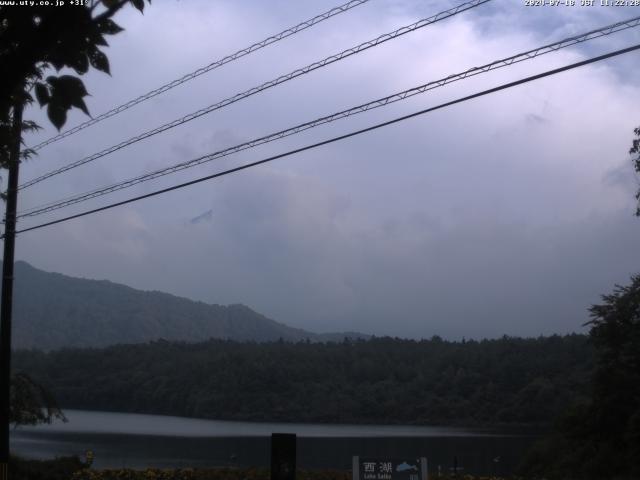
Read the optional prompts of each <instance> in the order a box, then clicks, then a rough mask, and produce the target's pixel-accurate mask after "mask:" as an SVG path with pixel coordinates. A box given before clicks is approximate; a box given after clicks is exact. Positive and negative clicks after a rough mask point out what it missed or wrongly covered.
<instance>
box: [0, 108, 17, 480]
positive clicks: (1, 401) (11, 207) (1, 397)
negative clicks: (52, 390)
mask: <svg viewBox="0 0 640 480" xmlns="http://www.w3.org/2000/svg"><path fill="white" fill-rule="evenodd" d="M20 100H21V99H16V101H15V103H14V106H13V125H12V128H11V133H12V135H11V140H12V144H11V146H10V148H11V149H10V151H9V165H8V167H9V182H8V186H7V203H6V213H5V217H4V257H3V259H2V301H1V303H0V424H1V428H2V431H1V432H0V480H9V427H10V425H9V413H10V411H11V403H10V402H11V399H10V395H11V310H12V306H13V257H14V253H15V238H16V211H17V206H18V173H19V169H20V142H21V139H22V109H23V104H22V102H21V101H20Z"/></svg>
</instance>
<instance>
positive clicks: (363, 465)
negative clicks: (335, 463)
mask: <svg viewBox="0 0 640 480" xmlns="http://www.w3.org/2000/svg"><path fill="white" fill-rule="evenodd" d="M352 472H353V474H352V478H353V480H427V459H426V458H424V457H422V458H366V457H363V458H360V457H353V468H352Z"/></svg>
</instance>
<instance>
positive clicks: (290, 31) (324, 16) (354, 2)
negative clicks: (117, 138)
mask: <svg viewBox="0 0 640 480" xmlns="http://www.w3.org/2000/svg"><path fill="white" fill-rule="evenodd" d="M369 1H370V0H351V1H349V2H347V3H345V4H343V5H340V6H338V7H334V8H332V9H331V10H328V11H326V12H324V13H321V14H320V15H316V16H315V17H313V18H310V19H308V20H305V21H304V22H301V23H299V24H297V25H295V26H293V27H290V28H287V29H286V30H283V31H282V32H280V33H276V34H275V35H272V36H270V37H268V38H265V39H264V40H261V41H259V42H256V43H254V44H253V45H250V46H248V47H245V48H243V49H241V50H238V51H237V52H235V53H232V54H230V55H227V56H225V57H222V58H221V59H219V60H216V61H214V62H211V63H210V64H209V65H206V66H204V67H201V68H199V69H197V70H194V71H193V72H191V73H187V74H186V75H184V76H182V77H180V78H178V79H176V80H173V81H171V82H169V83H165V84H164V85H162V86H161V87H158V88H156V89H154V90H151V91H150V92H147V93H145V94H144V95H140V96H139V97H136V98H134V99H133V100H129V101H128V102H126V103H123V104H122V105H119V106H117V107H114V108H112V109H111V110H109V111H107V112H104V113H102V114H100V115H98V116H96V117H93V118H91V119H89V120H87V121H86V122H83V123H81V124H79V125H77V126H75V127H73V128H70V129H69V130H66V131H64V132H62V133H59V134H58V135H55V136H53V137H51V138H49V139H47V140H45V141H43V142H41V143H39V144H37V145H35V146H33V147H31V149H32V150H36V151H37V150H40V149H41V148H44V147H46V146H47V145H50V144H52V143H54V142H57V141H58V140H62V139H63V138H66V137H68V136H70V135H73V134H74V133H77V132H79V131H80V130H84V129H85V128H88V127H91V126H92V125H95V124H96V123H99V122H101V121H102V120H106V119H107V118H110V117H113V116H114V115H117V114H119V113H122V112H124V111H125V110H128V109H130V108H131V107H134V106H136V105H138V104H139V103H142V102H145V101H147V100H149V99H151V98H153V97H155V96H157V95H160V94H161V93H164V92H166V91H168V90H171V89H172V88H175V87H177V86H178V85H182V84H183V83H186V82H188V81H190V80H193V79H194V78H197V77H199V76H200V75H204V74H205V73H207V72H210V71H212V70H215V69H216V68H219V67H222V66H223V65H226V64H227V63H231V62H233V61H234V60H238V59H240V58H242V57H245V56H247V55H249V54H251V53H253V52H255V51H257V50H260V49H262V48H264V47H266V46H268V45H271V44H273V43H276V42H279V41H280V40H283V39H285V38H287V37H290V36H291V35H295V34H296V33H298V32H301V31H303V30H306V29H307V28H310V27H313V26H314V25H317V24H319V23H321V22H324V21H325V20H328V19H329V18H331V17H334V16H336V15H339V14H341V13H344V12H346V11H348V10H351V9H352V8H354V7H357V6H359V5H362V4H363V3H367V2H369Z"/></svg>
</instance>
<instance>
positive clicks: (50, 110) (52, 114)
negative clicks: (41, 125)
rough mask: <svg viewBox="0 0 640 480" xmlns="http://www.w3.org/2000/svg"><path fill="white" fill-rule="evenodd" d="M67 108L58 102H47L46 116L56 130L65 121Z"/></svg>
mask: <svg viewBox="0 0 640 480" xmlns="http://www.w3.org/2000/svg"><path fill="white" fill-rule="evenodd" d="M67 110H68V109H67V108H64V107H63V106H62V105H60V104H58V103H49V106H48V107H47V116H48V117H49V120H51V123H53V125H54V126H55V127H56V128H57V129H58V130H60V129H61V128H62V126H63V125H64V123H65V122H66V121H67Z"/></svg>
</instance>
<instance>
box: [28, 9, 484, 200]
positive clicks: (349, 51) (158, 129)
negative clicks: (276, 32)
mask: <svg viewBox="0 0 640 480" xmlns="http://www.w3.org/2000/svg"><path fill="white" fill-rule="evenodd" d="M490 1H491V0H471V1H468V2H465V3H462V4H460V5H458V6H457V7H454V8H451V9H449V10H445V11H443V12H440V13H437V14H436V15H433V16H431V17H429V18H425V19H422V20H419V21H418V22H415V23H412V24H411V25H407V26H404V27H401V28H399V29H397V30H394V31H393V32H390V33H385V34H383V35H380V36H378V37H376V38H375V39H373V40H369V41H367V42H364V43H361V44H359V45H357V46H355V47H351V48H348V49H346V50H343V51H342V52H340V53H337V54H335V55H331V56H329V57H327V58H324V59H323V60H320V61H318V62H314V63H312V64H310V65H307V66H306V67H303V68H299V69H297V70H294V71H293V72H290V73H288V74H286V75H282V76H280V77H278V78H276V79H273V80H270V81H268V82H265V83H263V84H262V85H259V86H257V87H253V88H251V89H249V90H246V91H244V92H242V93H238V94H236V95H234V96H232V97H229V98H226V99H224V100H222V101H220V102H218V103H215V104H213V105H209V106H208V107H205V108H202V109H200V110H198V111H196V112H193V113H190V114H189V115H186V116H184V117H182V118H179V119H176V120H173V121H172V122H169V123H166V124H164V125H161V126H159V127H156V128H154V129H153V130H148V131H147V132H144V133H142V134H140V135H137V136H135V137H132V138H130V139H128V140H125V141H123V142H121V143H119V144H117V145H114V146H111V147H109V148H106V149H105V150H102V151H100V152H98V153H94V154H93V155H90V156H88V157H85V158H83V159H81V160H78V161H75V162H73V163H70V164H68V165H66V166H64V167H61V168H58V169H56V170H53V171H50V172H48V173H45V174H44V175H41V176H39V177H37V178H34V179H32V180H29V181H28V182H26V183H23V184H22V185H20V189H24V188H27V187H30V186H32V185H35V184H36V183H39V182H42V181H43V180H46V179H47V178H50V177H53V176H55V175H59V174H61V173H63V172H66V171H68V170H71V169H73V168H76V167H79V166H81V165H84V164H86V163H89V162H92V161H94V160H97V159H98V158H101V157H104V156H106V155H109V154H111V153H113V152H116V151H118V150H120V149H122V148H125V147H127V146H129V145H132V144H134V143H137V142H139V141H141V140H144V139H146V138H149V137H152V136H153V135H157V134H158V133H162V132H164V131H166V130H169V129H171V128H174V127H177V126H178V125H182V124H184V123H187V122H190V121H191V120H195V119H196V118H199V117H201V116H203V115H206V114H208V113H211V112H213V111H214V110H219V109H221V108H224V107H227V106H229V105H231V104H233V103H236V102H238V101H240V100H243V99H245V98H247V97H250V96H252V95H255V94H257V93H260V92H262V91H264V90H266V89H268V88H272V87H275V86H276V85H280V84H281V83H285V82H288V81H289V80H293V79H294V78H297V77H299V76H301V75H304V74H307V73H309V72H312V71H314V70H317V69H319V68H322V67H326V66H327V65H330V64H332V63H335V62H338V61H340V60H343V59H345V58H348V57H350V56H352V55H355V54H357V53H360V52H363V51H365V50H367V49H369V48H372V47H375V46H378V45H381V44H382V43H385V42H387V41H389V40H393V39H395V38H398V37H400V36H402V35H405V34H407V33H410V32H413V31H415V30H418V29H420V28H423V27H426V26H428V25H432V24H434V23H436V22H439V21H441V20H444V19H446V18H449V17H452V16H454V15H457V14H459V13H461V12H464V11H466V10H470V9H472V8H475V7H477V6H479V5H482V4H484V3H487V2H490Z"/></svg>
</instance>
